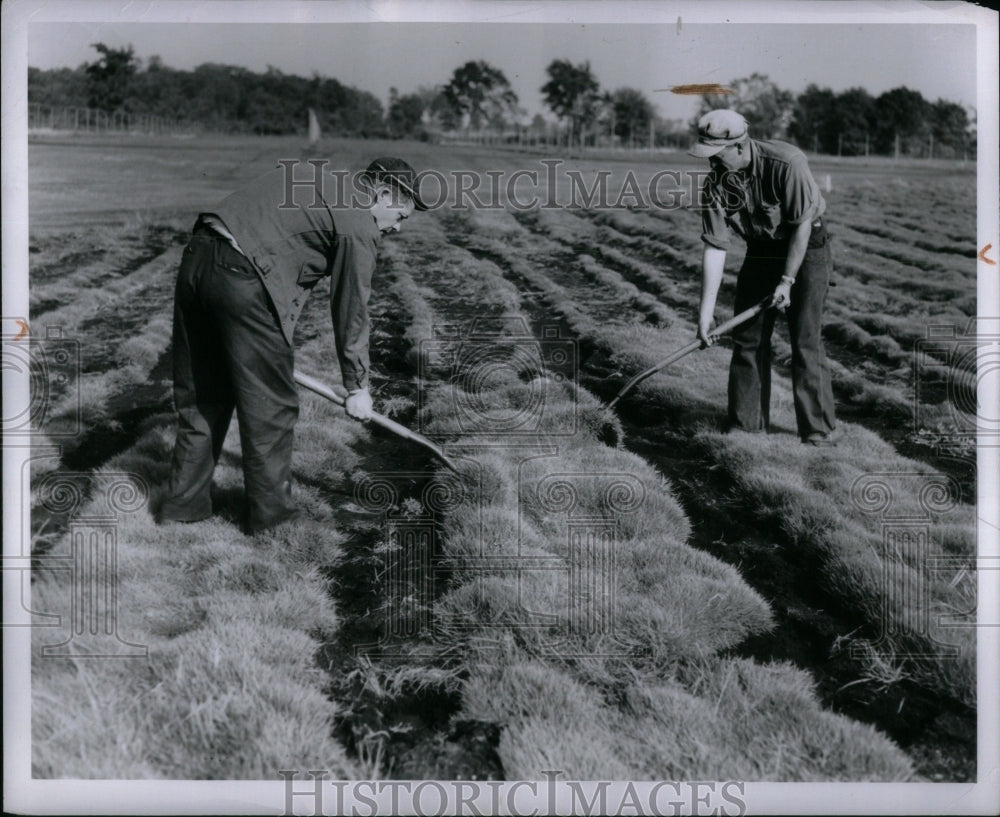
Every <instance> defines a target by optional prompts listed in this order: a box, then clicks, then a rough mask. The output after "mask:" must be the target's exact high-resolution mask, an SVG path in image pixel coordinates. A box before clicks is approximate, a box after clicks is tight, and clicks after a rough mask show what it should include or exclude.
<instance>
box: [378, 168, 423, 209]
mask: <svg viewBox="0 0 1000 817" xmlns="http://www.w3.org/2000/svg"><path fill="white" fill-rule="evenodd" d="M362 175H363V176H364V177H365V178H367V179H368V181H369V182H370V183H371V184H380V183H381V184H388V185H390V186H391V187H395V188H396V189H398V190H401V191H402V192H403V193H406V195H407V196H409V197H410V198H411V199H413V209H414V210H420V211H424V210H427V209H428V207H427V204H426V203H425V202H424V200H423V199H422V198H420V196H419V194H418V193H417V191H416V190H414V189H413V188H412V187H410V185H408V184H407V183H406V182H404V181H401V180H399V179H394V178H391V177H390V178H385V179H376V178H374V177H373V176H372V175H371V174H370V173H368V172H367V171H366V172H365V173H363V174H362Z"/></svg>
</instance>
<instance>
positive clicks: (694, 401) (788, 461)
mask: <svg viewBox="0 0 1000 817" xmlns="http://www.w3.org/2000/svg"><path fill="white" fill-rule="evenodd" d="M487 232H488V230H486V229H484V228H483V225H481V224H479V223H476V224H474V225H471V224H470V225H469V229H468V230H467V231H466V233H467V234H468V235H469V236H471V237H470V238H469V239H468V243H469V244H470V245H472V246H474V247H475V248H476V249H477V251H478V252H480V253H489V254H490V255H491V256H492V257H493V258H495V259H497V260H498V261H500V262H501V263H502V264H503V265H504V266H505V267H506V268H507V269H508V270H511V271H513V273H514V274H516V276H517V277H518V278H519V279H520V278H523V279H525V280H527V281H529V282H530V284H531V285H532V286H533V287H535V288H536V289H539V290H541V291H544V292H546V304H547V306H549V307H550V308H552V309H553V310H554V311H555V312H557V313H559V314H561V315H562V316H563V317H565V318H566V320H567V321H568V322H569V323H570V325H571V327H573V328H574V330H577V331H579V333H580V336H581V348H586V347H587V346H588V344H592V345H593V346H596V347H597V348H598V349H603V350H604V351H605V354H606V356H607V357H608V358H610V360H611V361H612V362H613V363H623V364H624V365H621V366H620V368H621V369H622V370H624V371H627V372H630V371H635V370H636V369H638V368H641V367H642V366H644V365H647V364H648V363H650V362H652V361H653V360H655V359H657V357H658V356H659V355H658V353H657V352H656V351H654V350H656V349H662V350H663V355H664V356H665V353H666V351H669V350H670V347H669V345H668V344H666V343H664V340H665V339H664V338H663V337H659V338H656V337H655V335H656V334H657V333H656V331H655V330H651V329H642V328H641V327H639V326H636V325H634V324H633V325H632V327H629V329H628V330H627V332H624V333H622V334H625V335H626V338H627V339H626V340H622V339H621V337H620V336H619V337H616V335H618V334H619V333H621V330H620V329H618V328H615V327H608V326H606V325H602V326H601V329H600V333H599V335H598V336H595V335H594V326H595V324H594V322H593V321H590V320H589V319H588V316H586V315H585V314H583V315H581V314H580V312H581V309H580V305H581V304H586V302H587V301H586V295H585V293H583V292H582V291H578V290H576V289H571V288H570V287H572V286H574V285H575V279H574V276H573V275H572V274H571V273H566V272H562V275H561V277H560V279H559V281H560V283H558V284H557V283H555V282H554V281H553V280H552V279H553V278H555V277H556V275H557V270H560V269H561V268H559V267H557V266H555V265H553V264H551V262H550V259H549V258H547V257H546V256H545V254H544V253H543V252H540V249H543V248H540V246H539V242H538V240H537V236H531V238H530V240H527V239H526V240H525V241H524V242H523V243H522V242H520V241H519V240H518V239H517V237H516V230H513V229H512V228H511V227H510V226H509V225H504V226H503V227H502V228H498V229H495V230H493V233H492V234H491V235H487V234H486V233H487ZM500 235H502V240H499V239H498V238H495V237H494V236H500ZM541 270H546V271H551V272H548V273H543V272H541ZM542 279H545V280H542ZM623 314H625V310H623ZM678 323H680V322H678ZM689 331H690V330H689ZM685 339H686V338H685ZM677 345H680V341H678V340H675V342H674V346H677ZM595 357H597V358H600V359H599V360H598V362H597V363H596V366H597V368H598V369H599V370H601V371H604V370H606V369H607V368H608V363H607V360H606V359H605V358H602V357H601V356H600V355H595ZM691 360H693V359H691ZM590 365H591V364H590V360H588V361H587V362H586V363H585V366H584V369H585V371H586V369H587V368H588V367H589V366H590ZM719 368H721V369H722V370H723V371H724V367H719ZM685 369H687V371H685ZM691 369H696V372H697V373H695V372H692V371H691ZM692 381H696V382H698V383H699V384H701V386H703V387H705V386H707V388H699V390H698V391H699V392H700V393H699V394H694V393H692V392H691V390H690V388H689V387H687V386H686V383H688V382H692ZM647 384H648V385H646V386H644V387H641V388H640V390H639V392H638V393H637V395H636V396H635V398H634V401H635V403H634V405H635V406H636V409H635V410H636V414H637V415H640V416H643V417H644V418H646V419H645V425H648V424H649V420H650V418H651V417H656V416H661V417H663V418H664V423H665V424H666V425H667V426H669V424H671V423H675V422H679V423H681V424H683V426H686V427H682V428H680V429H674V430H673V433H670V434H669V444H668V445H666V446H664V447H663V448H662V449H661V454H660V456H664V453H665V451H666V450H667V449H671V450H676V447H677V446H681V447H683V446H686V445H687V446H690V445H691V444H692V443H691V442H690V438H691V437H692V436H694V437H695V439H696V440H700V441H705V440H709V439H710V440H712V444H711V445H701V446H700V447H698V448H697V451H696V452H695V453H696V455H693V456H691V457H690V458H689V459H690V460H692V461H697V460H698V459H699V457H702V456H703V457H705V458H706V459H707V461H708V463H709V464H708V469H709V470H716V469H727V470H724V471H723V473H725V474H727V475H728V476H729V478H730V480H731V482H732V483H734V484H735V485H736V486H737V490H738V494H737V501H736V507H735V508H734V509H733V511H734V512H737V513H740V514H746V513H747V512H748V510H749V512H750V513H751V514H752V515H753V514H754V513H756V514H757V516H758V517H759V518H760V519H761V521H762V522H765V521H766V520H767V519H770V524H764V525H763V529H764V530H768V531H769V532H771V535H775V537H776V539H777V540H778V541H779V542H782V541H784V542H785V546H786V547H791V548H794V549H795V551H796V552H797V553H798V554H801V556H802V558H803V560H804V561H806V562H807V563H812V564H813V565H814V568H813V570H814V571H815V570H816V569H817V568H818V583H819V585H820V586H821V587H825V588H826V590H827V592H826V593H825V597H826V598H828V599H829V600H830V601H835V600H838V599H839V603H840V605H842V606H843V607H845V608H851V609H852V613H851V615H852V616H853V617H854V619H855V622H856V625H860V626H862V628H863V629H862V632H865V631H867V635H868V638H869V639H871V640H875V639H876V633H877V631H878V629H879V624H878V622H879V618H880V616H881V615H882V614H881V613H880V612H879V611H880V610H881V604H883V603H884V602H885V599H886V598H887V597H892V598H899V597H900V595H899V593H900V588H899V587H893V586H892V582H890V586H888V587H887V586H885V585H884V583H883V582H884V578H885V576H886V575H887V571H890V570H895V568H891V567H890V566H889V565H887V564H886V563H885V562H883V559H882V556H880V555H879V553H878V547H877V543H878V539H879V538H881V531H880V530H879V529H878V522H877V520H875V521H873V519H872V518H871V517H870V516H866V515H865V514H864V513H863V512H862V511H861V510H860V509H859V508H858V507H856V506H854V505H853V504H852V503H851V501H850V500H849V497H847V498H846V499H845V501H842V502H838V503H837V506H836V507H832V506H830V504H829V496H831V495H833V496H841V497H846V489H847V488H849V486H850V485H851V484H852V483H853V481H854V480H855V479H857V478H860V477H862V476H864V474H865V473H877V472H881V471H889V472H893V471H899V472H900V473H921V472H923V473H927V471H926V469H925V468H921V467H919V466H917V465H916V464H915V463H912V462H909V461H906V460H903V459H901V458H898V457H897V456H896V455H895V454H894V453H893V452H892V451H891V449H889V448H888V446H886V445H885V444H884V443H882V442H881V440H878V438H876V437H875V436H874V435H871V434H868V433H866V432H863V431H862V430H861V429H857V428H855V427H850V426H849V427H848V428H847V438H848V439H847V445H848V447H849V448H850V450H849V451H846V450H845V451H844V452H841V453H838V454H836V455H834V456H835V459H836V460H837V461H838V465H840V466H842V469H841V470H836V469H835V472H836V473H837V478H836V479H828V478H822V479H819V478H817V476H816V474H817V468H816V466H817V464H818V463H817V462H816V458H814V457H810V455H809V452H803V451H802V450H801V446H799V445H798V444H797V442H793V441H792V440H789V441H788V442H787V443H783V442H782V441H781V439H780V438H774V437H772V438H771V439H770V440H768V441H767V442H763V441H760V440H756V441H754V440H751V441H750V442H747V443H745V444H743V443H741V442H740V441H739V440H736V439H735V438H732V437H729V436H725V435H721V434H719V433H718V432H714V431H711V430H710V429H705V428H699V423H701V425H704V424H705V423H704V422H703V419H702V418H705V417H709V418H711V417H712V415H713V414H716V415H717V414H718V406H719V405H724V397H723V395H724V389H725V384H724V382H722V378H721V377H720V376H719V374H718V369H717V370H716V374H715V375H714V377H713V376H712V375H710V374H709V373H708V372H707V371H706V370H705V367H703V366H697V364H696V363H694V362H692V363H691V365H690V366H688V367H681V366H679V367H678V372H677V374H676V375H674V376H669V377H668V376H663V377H658V378H654V379H652V380H650V381H647ZM708 384H711V385H708ZM705 391H707V392H709V395H708V397H709V398H710V397H711V395H712V394H715V395H716V399H715V400H714V401H713V400H711V399H706V395H704V392H705ZM644 392H645V394H644ZM654 395H655V396H654ZM777 397H778V403H779V411H778V418H777V419H778V421H779V423H780V424H781V425H783V426H784V427H786V428H790V427H791V428H793V427H794V425H793V421H792V418H791V416H790V411H789V408H790V405H789V404H790V399H789V398H790V395H788V393H787V387H784V388H782V389H781V394H779V395H778V396H777ZM626 408H627V406H623V410H625V409H626ZM718 421H719V418H717V419H716V422H718ZM707 425H709V426H711V425H712V422H711V421H709V422H708V424H707ZM744 449H746V450H744ZM686 459H688V458H686ZM821 461H825V457H823V458H821ZM848 462H850V463H853V464H854V466H855V467H849V466H848ZM859 464H860V465H859ZM890 464H891V465H892V467H889V465H890ZM843 469H846V470H843ZM668 473H672V472H671V471H670V470H669V469H668ZM761 473H763V474H766V475H767V477H766V478H761V477H760V474H761ZM914 490H915V489H913V488H910V489H906V488H901V490H900V493H898V494H897V501H901V502H902V503H903V504H906V503H912V504H913V505H914V506H916V497H915V495H914V493H913V491H914ZM824 507H825V508H827V510H821V509H822V508H824ZM775 508H777V509H778V510H773V509H775ZM752 509H757V510H756V511H754V510H752ZM952 513H953V515H952V516H951V517H950V519H947V520H945V519H943V518H942V519H941V521H940V522H937V520H935V522H936V524H935V526H934V527H932V533H931V537H932V539H933V540H934V544H935V549H934V550H933V551H932V552H936V553H938V554H943V553H950V552H958V553H961V554H963V556H964V557H965V558H969V557H970V556H971V554H972V552H973V550H974V525H973V524H972V515H971V509H969V508H968V507H967V506H959V507H958V508H957V509H955V510H954V511H953V512H952ZM799 520H803V521H799ZM866 541H867V542H868V543H869V544H862V543H864V542H866ZM859 546H860V550H859V549H858V547H859ZM813 559H815V560H816V561H817V562H818V565H817V564H816V563H815V562H812V560H813ZM889 563H890V564H894V563H895V560H894V559H892V558H890V559H889ZM911 567H915V568H916V571H917V572H916V574H914V575H911V574H910V573H909V567H907V568H906V569H904V570H902V571H901V573H902V574H903V575H902V576H901V577H900V576H899V575H898V574H897V575H896V576H895V577H894V578H893V580H892V581H898V582H901V583H902V585H904V586H913V585H917V584H920V583H921V582H923V581H925V580H928V578H929V577H928V576H927V575H926V573H922V572H921V571H920V566H911ZM814 580H816V576H815V575H814ZM930 581H931V585H932V590H931V596H932V598H934V599H935V601H934V605H935V609H939V610H944V609H969V605H968V599H967V598H961V596H962V593H956V592H954V588H950V587H949V586H948V585H947V582H942V581H938V582H934V581H933V579H930ZM963 605H964V606H963ZM859 612H860V613H861V615H860V617H859V616H858V613H859ZM912 612H913V611H912V610H910V611H907V610H906V609H905V608H904V609H901V610H894V611H893V613H892V616H893V617H894V618H895V619H898V624H899V627H898V629H902V630H904V631H905V630H906V624H905V622H903V620H904V619H906V618H907V616H908V615H910V614H912ZM896 623H897V622H896V621H894V624H896ZM911 624H912V626H913V627H917V628H918V629H919V627H918V626H917V625H916V622H915V621H911ZM970 633H971V631H970V630H967V631H965V633H964V634H960V635H959V641H960V642H961V643H960V645H959V646H958V651H959V655H958V657H957V658H955V659H949V660H944V661H943V660H942V658H941V657H935V656H943V655H944V654H945V652H947V651H948V648H946V647H943V646H942V645H943V644H953V643H954V640H953V639H951V637H950V636H949V635H946V634H945V633H943V632H938V633H937V634H936V635H935V634H931V635H924V636H923V637H920V636H919V635H918V634H915V633H913V632H903V633H902V634H901V635H900V641H899V642H898V643H897V645H896V646H895V647H893V648H891V649H890V652H892V653H894V654H896V655H900V654H903V655H912V654H913V653H915V652H924V653H926V654H927V657H926V658H923V659H922V658H919V657H907V658H905V659H904V661H903V663H904V664H905V667H903V668H901V669H899V671H898V672H897V673H896V675H895V679H896V681H897V682H902V681H904V680H905V681H907V682H909V683H911V684H915V685H916V686H917V687H918V688H923V689H924V690H925V693H924V694H925V696H926V695H933V696H939V695H945V696H946V697H947V699H949V700H950V701H951V702H952V704H953V705H954V706H956V707H958V708H960V709H961V708H963V707H968V706H971V705H972V702H973V701H974V689H975V685H974V679H975V673H974V663H973V658H972V656H973V650H972V646H973V645H972V639H971V637H969V636H970ZM914 638H916V639H917V640H918V641H920V642H921V644H922V646H921V647H920V648H919V649H915V648H914V647H913V641H912V639H914ZM935 643H936V644H937V646H934V645H935ZM907 645H909V646H907ZM854 653H855V660H856V663H855V671H856V672H857V673H858V676H859V677H861V678H869V679H872V678H874V677H875V676H876V674H877V670H881V675H879V677H885V676H886V675H887V673H886V672H885V670H884V668H878V667H876V666H875V665H876V664H878V663H879V661H880V660H881V659H880V658H879V657H878V656H875V655H874V654H873V653H872V652H871V651H866V649H865V647H864V646H859V647H858V649H856V650H855V651H854ZM888 674H889V675H891V673H888ZM891 685H892V679H891V678H890V682H889V686H891Z"/></svg>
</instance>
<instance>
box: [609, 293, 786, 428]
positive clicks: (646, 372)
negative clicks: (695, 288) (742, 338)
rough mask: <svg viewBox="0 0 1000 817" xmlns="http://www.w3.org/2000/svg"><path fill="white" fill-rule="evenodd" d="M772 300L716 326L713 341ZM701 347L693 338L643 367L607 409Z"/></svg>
mask: <svg viewBox="0 0 1000 817" xmlns="http://www.w3.org/2000/svg"><path fill="white" fill-rule="evenodd" d="M771 300H772V299H771V296H770V295H768V296H767V297H766V298H764V299H763V300H762V301H761V302H760V303H758V304H755V305H754V306H751V307H750V308H749V309H746V310H744V311H743V312H740V314H739V315H736V316H735V317H732V318H730V319H729V320H728V321H726V322H725V323H723V324H722V325H720V326H718V327H716V328H715V330H714V331H713V332H712V333H711V334H710V335H709V337H711V338H712V340H713V342H714V341H716V340H718V339H719V337H720V336H721V335H724V334H726V332H732V331H733V330H734V329H735V328H736V327H737V326H739V325H740V324H741V323H746V322H747V321H748V320H750V319H751V318H754V317H756V316H757V315H759V314H760V313H761V312H763V311H764V310H765V309H767V308H768V307H769V306H770V305H771ZM700 348H701V341H700V340H693V341H691V342H690V343H689V344H687V346H682V347H681V348H680V349H678V350H677V351H676V352H674V353H673V354H672V355H670V357H668V358H666V359H664V360H661V361H660V362H659V363H657V364H655V365H653V366H650V367H649V368H648V369H643V371H641V372H639V374H637V375H636V376H635V377H633V378H632V379H631V380H629V382H628V383H626V384H625V386H624V387H623V388H622V390H621V391H620V392H618V395H617V396H616V397H615V399H614V400H612V401H611V402H610V403H608V407H607V409H606V411H611V409H613V408H614V407H615V403H617V402H618V401H619V400H621V399H622V397H623V396H624V395H625V394H626V392H629V391H631V390H632V388H633V387H634V386H635V385H636V384H638V383H641V382H642V381H643V380H645V379H646V378H647V377H651V376H652V375H654V374H656V373H657V372H658V371H660V370H661V369H665V368H666V367H667V366H669V365H670V364H671V363H676V362H677V361H678V360H680V359H681V358H682V357H684V356H685V355H689V354H691V352H693V351H695V350H696V349H700Z"/></svg>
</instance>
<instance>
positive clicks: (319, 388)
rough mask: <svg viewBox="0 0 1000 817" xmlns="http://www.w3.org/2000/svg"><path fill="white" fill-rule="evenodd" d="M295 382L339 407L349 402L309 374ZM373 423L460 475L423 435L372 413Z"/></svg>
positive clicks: (298, 375) (442, 453)
mask: <svg viewBox="0 0 1000 817" xmlns="http://www.w3.org/2000/svg"><path fill="white" fill-rule="evenodd" d="M295 382H296V383H298V384H299V385H300V386H303V387H304V388H307V389H309V391H311V392H315V393H316V394H318V395H319V396H320V397H325V398H326V399H327V400H329V401H330V402H331V403H336V404H337V405H338V406H343V405H344V403H345V402H347V401H346V400H345V399H344V398H343V397H341V396H340V395H339V394H337V392H335V391H334V390H333V389H332V388H331V387H330V386H327V385H326V384H325V383H322V382H320V381H319V380H317V379H316V378H314V377H310V376H309V375H307V374H302V372H295ZM371 421H372V422H373V423H375V424H376V425H380V426H382V428H384V429H386V430H388V431H391V432H392V433H393V434H398V435H399V436H400V437H404V438H405V439H407V440H412V441H413V442H415V443H416V444H417V445H421V446H423V447H424V448H426V449H427V450H428V451H430V452H431V453H432V454H434V456H435V457H437V458H438V459H439V460H441V462H443V463H444V464H445V465H446V466H447V467H448V468H450V469H451V470H452V471H454V472H455V473H456V474H457V473H458V468H456V467H455V463H453V462H452V461H451V460H450V459H448V456H447V455H446V454H445V453H444V451H442V450H441V448H440V446H437V445H435V444H434V443H432V442H431V441H430V440H428V439H427V438H426V437H424V436H423V435H422V434H417V432H415V431H410V429H408V428H407V427H406V426H401V425H400V424H399V423H397V422H395V421H393V420H390V419H389V418H388V417H384V416H382V415H381V414H376V413H372V416H371Z"/></svg>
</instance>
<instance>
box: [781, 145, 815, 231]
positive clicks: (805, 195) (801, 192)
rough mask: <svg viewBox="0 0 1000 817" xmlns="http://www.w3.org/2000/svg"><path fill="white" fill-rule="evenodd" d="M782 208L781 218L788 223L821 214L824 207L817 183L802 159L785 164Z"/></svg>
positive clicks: (803, 220)
mask: <svg viewBox="0 0 1000 817" xmlns="http://www.w3.org/2000/svg"><path fill="white" fill-rule="evenodd" d="M782 209H783V213H782V219H783V220H784V221H785V222H786V223H788V224H802V223H803V222H805V221H809V220H811V219H813V218H816V216H819V215H821V214H822V213H823V210H824V209H825V203H824V201H823V195H822V193H820V192H819V185H817V184H816V180H815V179H814V178H813V176H812V173H811V172H810V171H809V165H808V164H806V162H805V160H804V159H801V160H795V161H791V162H789V163H788V165H787V173H786V176H785V179H784V200H783V201H782Z"/></svg>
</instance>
